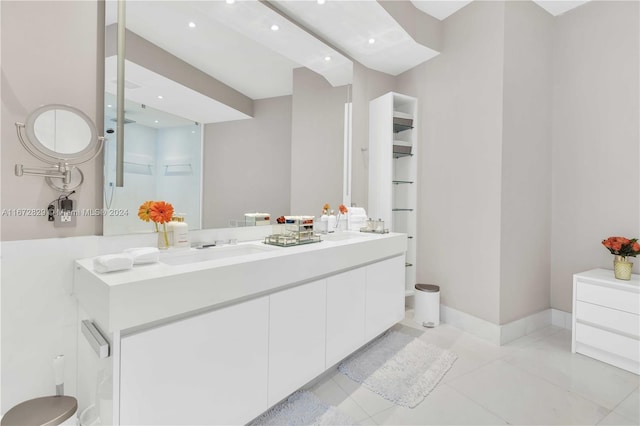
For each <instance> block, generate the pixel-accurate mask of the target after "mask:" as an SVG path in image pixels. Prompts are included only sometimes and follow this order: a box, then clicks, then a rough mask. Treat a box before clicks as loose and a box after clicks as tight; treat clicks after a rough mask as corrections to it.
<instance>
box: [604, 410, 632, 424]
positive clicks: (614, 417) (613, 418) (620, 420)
mask: <svg viewBox="0 0 640 426" xmlns="http://www.w3.org/2000/svg"><path fill="white" fill-rule="evenodd" d="M598 425H602V426H627V425H628V426H638V422H634V421H633V420H629V419H627V418H626V417H624V416H621V415H620V414H618V413H616V412H615V411H612V412H611V413H609V415H607V417H605V418H604V419H602V421H601V422H600V423H598Z"/></svg>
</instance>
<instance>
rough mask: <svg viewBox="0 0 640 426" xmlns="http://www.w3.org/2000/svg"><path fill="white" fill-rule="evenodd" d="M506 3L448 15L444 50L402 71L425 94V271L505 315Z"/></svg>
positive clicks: (421, 231)
mask: <svg viewBox="0 0 640 426" xmlns="http://www.w3.org/2000/svg"><path fill="white" fill-rule="evenodd" d="M504 13H505V11H504V4H503V3H500V2H472V3H471V4H469V5H468V6H466V7H464V8H463V9H461V10H460V11H459V12H457V13H456V14H454V15H452V16H451V17H449V18H448V19H447V20H445V21H444V25H443V40H442V42H443V48H442V52H441V53H440V55H439V56H437V57H435V58H434V59H432V60H430V61H428V62H426V63H424V64H422V65H420V66H418V67H416V68H413V69H412V70H410V71H408V72H406V73H404V74H401V75H400V76H399V78H398V81H397V91H398V92H400V93H403V94H407V95H412V96H417V97H418V109H419V120H420V121H419V123H420V125H419V130H418V138H419V143H420V144H421V145H420V150H419V158H418V169H419V175H418V180H419V187H418V188H419V190H418V208H419V220H418V241H417V244H418V245H417V256H418V258H417V262H418V265H417V280H418V282H422V283H435V284H438V285H440V291H441V302H442V303H443V304H445V305H447V306H449V307H452V308H454V309H458V310H460V311H463V312H466V313H468V314H471V315H474V316H476V317H479V318H482V319H485V320H487V321H491V322H493V323H496V324H497V323H498V322H499V315H500V307H499V297H500V294H499V292H500V288H499V284H500V213H501V212H500V207H501V206H500V194H501V187H502V182H501V161H500V159H501V153H502V111H503V109H502V81H503V40H504Z"/></svg>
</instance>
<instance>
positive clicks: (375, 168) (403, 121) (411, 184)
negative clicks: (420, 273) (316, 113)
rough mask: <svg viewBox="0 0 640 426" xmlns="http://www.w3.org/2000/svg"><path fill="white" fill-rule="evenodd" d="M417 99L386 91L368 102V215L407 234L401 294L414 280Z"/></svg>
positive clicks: (391, 228)
mask: <svg viewBox="0 0 640 426" xmlns="http://www.w3.org/2000/svg"><path fill="white" fill-rule="evenodd" d="M417 116H418V102H417V99H416V98H414V97H411V96H406V95H401V94H399V93H393V92H390V93H387V94H385V95H383V96H381V97H379V98H376V99H374V100H373V101H371V103H370V104H369V215H370V216H371V218H372V219H382V220H384V221H385V226H386V227H387V228H389V229H390V230H391V231H392V232H403V233H406V234H407V237H408V238H407V259H406V264H405V272H406V274H405V278H406V281H405V295H407V296H409V295H412V294H413V291H414V290H413V289H414V285H415V283H416V267H415V265H416V231H417V214H418V212H417V210H416V209H417V183H416V182H417V169H418V167H417V155H416V154H417V151H418V146H417V130H418V122H417Z"/></svg>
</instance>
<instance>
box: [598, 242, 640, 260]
mask: <svg viewBox="0 0 640 426" xmlns="http://www.w3.org/2000/svg"><path fill="white" fill-rule="evenodd" d="M602 245H603V246H605V247H606V248H608V249H609V251H610V252H611V254H613V255H616V256H621V257H623V258H626V257H627V256H630V257H636V256H637V255H639V254H640V244H639V243H638V239H637V238H632V239H628V238H625V237H609V238H607V239H606V240H603V241H602ZM625 260H626V259H625Z"/></svg>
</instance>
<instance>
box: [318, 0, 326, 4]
mask: <svg viewBox="0 0 640 426" xmlns="http://www.w3.org/2000/svg"><path fill="white" fill-rule="evenodd" d="M325 1H326V0H318V4H324V2H325Z"/></svg>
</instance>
